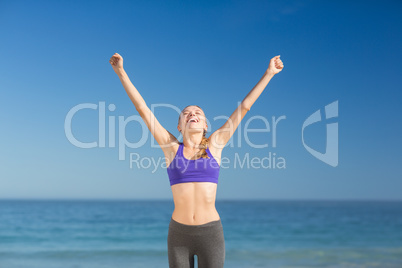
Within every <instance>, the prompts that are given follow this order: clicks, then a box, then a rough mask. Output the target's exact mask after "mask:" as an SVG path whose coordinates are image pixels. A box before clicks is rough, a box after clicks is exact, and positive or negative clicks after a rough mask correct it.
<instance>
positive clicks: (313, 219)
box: [0, 200, 402, 268]
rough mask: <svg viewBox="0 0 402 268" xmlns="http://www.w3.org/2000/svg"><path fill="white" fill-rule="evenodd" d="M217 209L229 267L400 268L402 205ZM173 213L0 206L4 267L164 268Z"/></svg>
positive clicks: (65, 205) (59, 204)
mask: <svg viewBox="0 0 402 268" xmlns="http://www.w3.org/2000/svg"><path fill="white" fill-rule="evenodd" d="M216 208H217V210H218V212H219V215H220V217H221V220H222V225H223V230H224V237H225V249H226V258H225V267H229V268H232V267H233V268H239V267H245V268H246V267H402V202H396V201H223V200H222V201H219V200H217V201H216ZM173 209H174V204H173V201H172V200H167V201H160V200H155V201H134V200H133V201H117V200H116V201H101V200H96V201H95V200H93V201H83V200H81V201H77V200H76V201H72V200H70V201H68V200H64V201H62V200H0V267H1V268H16V267H18V268H24V267H29V268H36V267H38V268H39V267H40V268H48V267H49V268H50V267H52V268H53V267H54V268H57V267H76V268H78V267H88V268H92V267H99V268H101V267H144V268H145V267H146V268H152V267H158V268H159V267H168V256H167V235H168V227H169V222H170V218H171V215H172V212H173ZM196 267H197V265H196Z"/></svg>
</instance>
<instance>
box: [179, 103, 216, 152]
mask: <svg viewBox="0 0 402 268" xmlns="http://www.w3.org/2000/svg"><path fill="white" fill-rule="evenodd" d="M190 106H195V107H198V108H200V109H201V110H202V108H201V107H200V106H198V105H187V106H186V107H184V108H183V110H181V113H180V115H179V123H180V117H181V115H182V113H183V111H184V110H185V109H186V108H187V107H190ZM202 111H203V112H204V110H202ZM204 114H205V113H204ZM206 134H207V132H206V131H205V129H204V132H203V134H202V140H201V143H200V145H199V146H200V151H199V152H198V153H197V158H198V157H200V158H201V157H202V158H209V156H208V154H207V151H206V150H207V148H208V138H207V137H206Z"/></svg>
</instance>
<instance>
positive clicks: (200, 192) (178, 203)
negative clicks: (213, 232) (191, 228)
mask: <svg viewBox="0 0 402 268" xmlns="http://www.w3.org/2000/svg"><path fill="white" fill-rule="evenodd" d="M217 186H218V185H217V184H216V183H212V182H186V183H178V184H174V185H172V186H171V188H172V193H173V201H174V206H175V208H174V211H173V214H172V219H173V220H175V221H177V222H180V223H183V224H187V225H200V224H204V223H208V222H211V221H217V220H219V219H220V216H219V214H218V211H217V210H216V208H215V199H216V189H217Z"/></svg>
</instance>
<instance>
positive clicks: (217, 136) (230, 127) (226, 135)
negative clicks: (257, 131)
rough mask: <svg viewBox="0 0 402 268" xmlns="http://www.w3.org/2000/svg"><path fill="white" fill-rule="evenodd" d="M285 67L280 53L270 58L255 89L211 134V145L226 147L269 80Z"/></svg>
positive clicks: (219, 147) (218, 147) (217, 147)
mask: <svg viewBox="0 0 402 268" xmlns="http://www.w3.org/2000/svg"><path fill="white" fill-rule="evenodd" d="M283 67H284V65H283V63H282V61H281V59H280V55H278V56H275V57H273V58H272V59H271V60H270V62H269V66H268V69H267V70H266V71H265V73H264V75H263V76H262V78H261V79H260V81H259V82H258V83H257V84H256V85H255V86H254V87H253V89H251V91H250V92H249V93H248V94H247V96H246V97H245V98H244V99H243V101H242V102H241V103H240V105H239V106H238V107H237V109H236V110H235V111H234V112H233V113H232V115H231V116H230V117H229V119H228V120H227V121H226V122H225V124H223V126H222V127H220V128H219V129H218V130H216V131H215V132H214V133H212V134H211V136H210V137H209V139H210V146H212V147H215V148H216V149H218V150H219V149H223V147H225V145H226V143H227V142H228V141H229V140H230V138H231V137H232V135H233V133H234V132H235V131H236V129H237V127H238V126H239V124H240V122H241V120H242V119H243V117H244V116H245V115H246V113H247V112H248V111H250V109H251V106H253V104H254V102H255V101H256V100H257V99H258V97H259V96H260V95H261V93H262V92H263V91H264V89H265V87H266V86H267V85H268V83H269V81H270V80H271V79H272V77H274V75H275V74H277V73H279V72H280V71H282V69H283Z"/></svg>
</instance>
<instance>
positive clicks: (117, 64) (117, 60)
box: [109, 53, 123, 72]
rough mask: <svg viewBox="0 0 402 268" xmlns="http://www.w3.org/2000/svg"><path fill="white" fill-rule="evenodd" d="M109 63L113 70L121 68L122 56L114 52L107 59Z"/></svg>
mask: <svg viewBox="0 0 402 268" xmlns="http://www.w3.org/2000/svg"><path fill="white" fill-rule="evenodd" d="M109 62H110V64H111V65H112V67H113V70H114V71H115V72H117V71H119V70H123V57H122V56H120V55H119V54H118V53H114V55H113V56H112V57H111V58H110V60H109Z"/></svg>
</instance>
